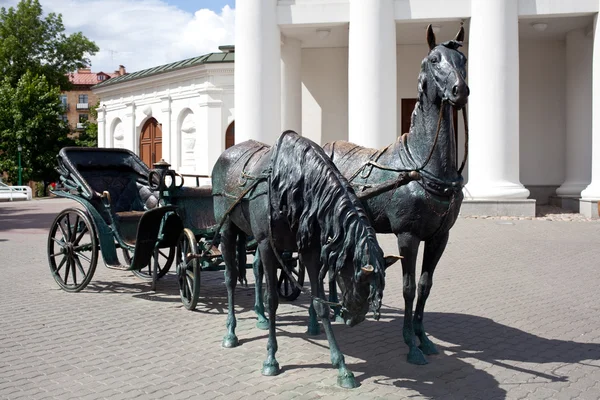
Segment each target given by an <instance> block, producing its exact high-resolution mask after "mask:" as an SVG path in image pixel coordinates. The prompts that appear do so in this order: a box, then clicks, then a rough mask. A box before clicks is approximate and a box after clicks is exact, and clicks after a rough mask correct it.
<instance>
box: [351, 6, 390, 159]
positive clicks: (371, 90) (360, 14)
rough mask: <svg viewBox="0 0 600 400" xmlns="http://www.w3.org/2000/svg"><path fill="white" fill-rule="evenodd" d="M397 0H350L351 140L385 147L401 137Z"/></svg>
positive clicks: (368, 145) (371, 145)
mask: <svg viewBox="0 0 600 400" xmlns="http://www.w3.org/2000/svg"><path fill="white" fill-rule="evenodd" d="M396 75H397V70H396V22H395V20H394V1H393V0H350V31H349V43H348V131H349V132H348V140H349V141H350V142H353V143H356V144H360V145H362V146H366V147H373V148H381V147H384V146H387V145H388V144H390V143H392V142H394V140H396V137H397V129H396V124H397V123H396V113H397V112H398V107H397V99H396V91H397V88H396V81H397V79H396Z"/></svg>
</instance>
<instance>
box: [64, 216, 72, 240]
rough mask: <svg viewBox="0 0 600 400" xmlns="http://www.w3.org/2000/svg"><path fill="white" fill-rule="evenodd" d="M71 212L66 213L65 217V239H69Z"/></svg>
mask: <svg viewBox="0 0 600 400" xmlns="http://www.w3.org/2000/svg"><path fill="white" fill-rule="evenodd" d="M70 216H71V214H67V215H66V218H65V228H66V230H67V241H69V242H70V241H71V217H70Z"/></svg>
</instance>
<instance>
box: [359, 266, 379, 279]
mask: <svg viewBox="0 0 600 400" xmlns="http://www.w3.org/2000/svg"><path fill="white" fill-rule="evenodd" d="M373 271H375V268H373V266H372V265H370V264H367V265H365V266H364V267H361V268H360V273H359V274H358V280H359V281H364V280H365V279H367V277H368V276H369V275H371V274H372V273H373Z"/></svg>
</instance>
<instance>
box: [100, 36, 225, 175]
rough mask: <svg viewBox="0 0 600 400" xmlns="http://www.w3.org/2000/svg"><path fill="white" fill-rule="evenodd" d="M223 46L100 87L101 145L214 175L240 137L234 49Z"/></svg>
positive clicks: (183, 169) (185, 171) (186, 170)
mask: <svg viewBox="0 0 600 400" xmlns="http://www.w3.org/2000/svg"><path fill="white" fill-rule="evenodd" d="M221 49H222V50H223V51H222V52H219V53H211V54H206V55H203V56H200V57H196V58H192V59H188V60H183V61H179V62H174V63H171V64H167V65H161V66H158V67H154V68H150V69H146V70H142V71H138V72H134V73H131V74H127V75H124V76H120V77H118V78H113V79H110V80H108V81H106V82H104V83H102V84H99V85H96V86H94V88H93V91H94V93H96V94H97V95H98V96H99V98H100V107H99V109H98V146H99V147H118V148H127V149H130V150H132V151H134V152H135V153H137V154H139V155H140V157H141V158H142V160H144V161H145V162H146V163H147V164H148V165H150V166H151V164H152V163H154V162H156V161H159V160H160V159H161V158H164V159H165V160H167V161H168V162H169V163H171V165H172V168H174V169H176V170H177V171H178V172H180V173H182V174H193V175H209V174H210V172H211V170H212V166H213V164H214V163H215V161H216V160H217V158H218V157H219V155H220V154H221V152H222V151H223V149H224V148H225V146H226V145H227V144H229V145H231V144H233V138H234V121H233V100H234V99H233V61H234V53H233V52H232V50H233V48H232V47H231V46H222V47H221ZM221 133H222V134H221ZM226 141H227V142H228V143H226ZM188 182H191V183H192V184H194V182H195V181H194V180H193V179H191V180H189V179H188Z"/></svg>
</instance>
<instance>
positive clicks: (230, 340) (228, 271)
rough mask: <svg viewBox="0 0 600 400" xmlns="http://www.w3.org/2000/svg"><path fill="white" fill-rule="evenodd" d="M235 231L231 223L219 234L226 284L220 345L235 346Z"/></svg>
mask: <svg viewBox="0 0 600 400" xmlns="http://www.w3.org/2000/svg"><path fill="white" fill-rule="evenodd" d="M236 236H237V235H236V233H235V232H234V228H233V227H232V226H231V224H230V223H229V224H226V225H225V227H224V229H223V233H222V234H221V254H222V255H223V261H224V262H225V286H227V308H228V313H227V333H226V334H225V336H224V337H223V342H222V346H223V347H225V348H231V347H237V345H238V344H239V341H238V338H237V336H236V335H235V328H236V325H237V321H236V319H235V307H234V292H235V287H236V284H237V274H238V266H237V262H238V257H237V256H236V249H237V246H236Z"/></svg>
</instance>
